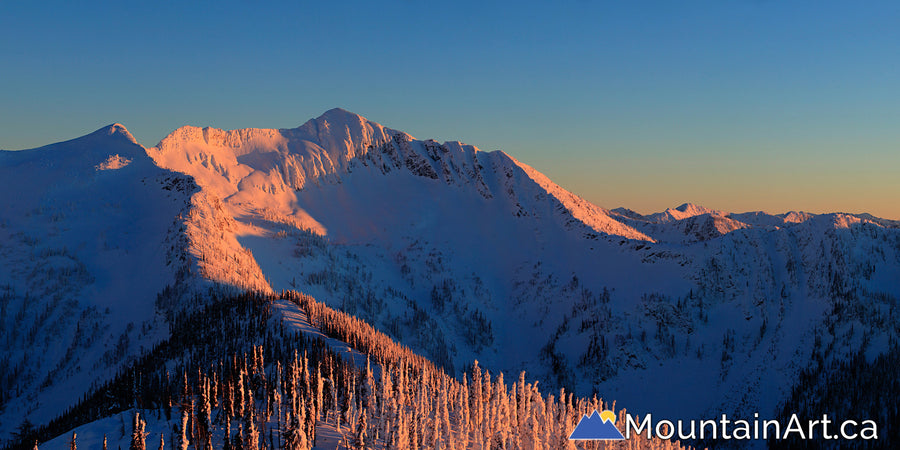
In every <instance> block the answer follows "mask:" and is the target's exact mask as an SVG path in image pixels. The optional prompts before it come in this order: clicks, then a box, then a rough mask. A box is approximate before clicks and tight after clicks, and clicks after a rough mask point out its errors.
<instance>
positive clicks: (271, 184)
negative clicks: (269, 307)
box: [0, 109, 900, 433]
mask: <svg viewBox="0 0 900 450" xmlns="http://www.w3.org/2000/svg"><path fill="white" fill-rule="evenodd" d="M41 149H45V150H46V149H50V150H51V151H49V152H47V151H36V150H41ZM0 173H2V174H3V175H4V176H5V177H6V178H5V179H10V180H20V181H18V182H17V183H12V184H10V185H17V186H19V187H27V189H23V190H22V193H20V194H17V195H9V196H7V197H9V198H11V200H10V201H9V202H7V203H5V204H4V205H2V206H0V237H3V238H4V240H3V242H6V243H8V244H9V245H8V246H6V247H3V248H0V254H2V255H3V257H4V258H3V260H2V262H3V264H4V266H5V268H7V269H8V270H6V271H5V272H0V286H2V285H3V284H6V285H8V286H10V289H9V290H10V292H11V293H9V294H6V295H9V296H10V298H11V299H12V300H11V304H13V305H16V307H17V308H19V307H20V308H22V310H23V311H24V312H23V313H22V314H24V316H25V319H24V320H25V322H27V323H32V324H34V328H35V329H36V330H39V331H41V330H43V331H42V332H46V333H48V334H47V335H48V336H51V335H52V336H55V337H60V336H61V339H62V342H66V343H68V344H69V346H70V347H71V348H72V350H71V351H70V352H67V350H68V349H66V348H61V349H57V348H51V347H52V346H51V347H48V348H47V350H48V351H47V352H46V353H47V357H46V361H40V362H37V361H30V360H28V359H27V358H26V359H22V358H24V356H23V352H22V351H21V350H22V349H24V348H25V347H24V345H25V344H22V346H19V344H20V343H22V342H25V341H21V339H25V338H18V337H17V338H16V340H15V342H16V343H15V344H14V345H13V346H12V350H11V351H9V353H7V354H5V355H4V354H0V359H2V358H9V359H8V360H9V361H16V362H18V364H20V366H21V367H26V368H27V371H28V372H27V373H29V374H31V375H29V376H31V377H33V378H34V379H35V380H37V381H34V380H32V381H27V382H25V381H22V382H21V383H23V384H22V385H23V386H25V387H24V388H23V389H24V391H25V392H26V394H24V395H32V396H35V397H36V398H45V397H43V395H45V394H42V392H44V390H49V391H48V392H59V390H61V389H63V388H65V387H70V388H71V386H73V384H77V383H79V382H83V381H84V379H85V376H84V375H83V371H80V370H76V368H75V366H74V364H75V363H74V362H73V359H72V358H75V357H77V358H79V359H78V361H81V360H84V361H89V362H90V364H91V365H93V366H95V367H97V368H98V369H97V370H99V372H98V373H101V375H97V376H98V377H102V376H105V375H102V373H106V374H108V373H109V372H111V371H114V370H115V368H116V367H121V364H124V363H125V362H127V361H128V360H129V358H134V357H136V355H139V354H140V351H141V347H142V346H146V345H151V344H152V343H153V342H155V341H156V340H157V339H159V338H160V337H161V336H164V335H165V333H166V329H167V328H166V327H167V325H166V324H167V323H168V322H167V321H168V320H169V319H170V318H171V317H175V316H178V315H180V314H182V313H184V312H189V311H193V310H196V308H198V307H199V306H202V305H203V302H204V300H203V299H204V295H205V294H204V292H205V290H206V289H209V288H211V287H215V288H216V289H225V288H231V289H236V290H239V291H240V290H251V291H263V292H278V291H281V290H284V289H294V290H301V291H303V292H306V293H309V294H310V295H313V296H314V297H315V298H317V299H319V300H320V301H323V302H325V303H327V304H329V305H331V306H332V307H335V308H338V309H341V310H344V311H346V312H348V313H350V314H354V315H357V316H359V317H361V318H363V319H364V320H366V321H368V322H370V323H372V325H373V326H377V327H379V329H382V330H385V331H386V332H387V333H389V334H390V335H391V336H392V337H393V338H395V339H398V340H400V341H402V342H403V343H404V344H405V345H408V346H410V347H411V348H414V349H415V350H417V351H418V352H420V353H422V354H423V355H426V356H428V357H429V358H430V359H431V360H432V361H435V363H437V364H439V365H441V366H443V367H445V368H446V369H447V370H448V371H450V372H454V371H455V369H456V368H459V367H463V366H464V365H466V364H468V363H469V362H471V361H472V360H473V359H475V358H477V359H478V360H479V361H480V362H482V363H483V364H484V365H485V367H491V368H492V369H498V370H504V371H506V372H507V373H510V372H516V371H519V370H526V371H528V373H529V374H534V375H535V376H536V377H538V378H540V379H542V380H544V381H543V382H544V383H546V384H548V385H551V386H555V387H566V388H567V389H568V390H570V391H574V392H579V393H582V394H587V393H590V392H592V391H596V392H601V393H604V395H605V396H606V397H607V398H615V399H617V400H619V401H621V402H623V404H628V405H632V406H633V407H631V408H630V409H631V410H633V411H638V412H640V411H643V412H647V411H654V412H658V413H660V414H663V413H671V414H672V417H679V415H680V417H687V416H689V415H691V414H694V415H697V414H702V413H705V412H708V411H720V410H721V411H726V410H727V411H736V412H740V411H744V410H752V408H758V409H760V410H766V411H768V410H771V409H773V408H774V407H775V405H776V404H777V402H778V401H780V399H782V397H781V396H782V395H784V394H785V392H787V391H788V390H789V389H790V387H791V383H792V381H791V380H792V378H791V377H793V376H794V375H796V374H797V373H798V372H799V371H800V370H801V369H803V368H805V366H806V364H807V363H808V361H811V360H812V359H811V358H812V356H811V355H816V354H819V355H820V356H821V355H822V354H823V352H824V350H823V349H822V348H821V347H817V346H822V345H828V346H830V347H829V352H831V353H829V354H826V355H825V356H822V357H823V358H825V359H826V360H827V359H828V358H841V357H842V355H846V354H849V353H851V350H853V351H855V350H856V347H859V346H860V345H862V344H860V343H861V342H868V344H866V345H868V346H869V347H868V348H869V351H870V352H872V353H873V354H877V353H878V352H881V351H883V350H884V348H886V346H887V343H888V342H892V341H891V339H894V337H892V336H895V335H896V334H897V332H896V330H893V329H891V328H890V327H889V326H888V325H885V324H890V323H893V321H892V320H893V319H892V317H893V316H892V314H893V312H892V311H893V309H892V308H893V307H892V306H891V305H892V302H894V303H895V300H892V299H895V298H897V297H898V296H900V292H898V291H900V289H898V288H897V286H896V283H894V282H893V281H892V280H895V279H896V278H897V277H900V236H898V235H900V233H898V231H897V230H898V228H900V227H898V222H895V221H890V220H887V219H878V218H876V217H874V216H870V215H866V214H857V215H851V214H842V213H832V214H808V213H801V212H789V213H785V214H778V215H773V214H767V213H763V212H749V213H729V212H724V211H718V210H713V209H710V208H706V207H702V206H700V205H695V204H689V203H686V204H682V205H679V206H678V207H675V208H669V209H667V210H666V211H664V212H662V213H657V214H654V215H647V216H645V215H641V214H637V213H635V212H634V211H630V210H627V209H622V208H617V209H614V210H607V209H605V208H601V207H599V206H596V205H594V204H592V203H590V202H587V201H585V200H584V199H582V198H581V197H579V196H577V195H575V194H573V193H571V192H568V191H566V190H565V189H563V188H561V187H559V186H558V185H556V184H555V183H554V182H553V181H552V180H550V179H549V178H547V177H546V176H544V175H543V174H541V173H540V172H539V171H537V170H535V169H534V168H532V167H530V166H528V165H527V164H524V163H521V162H519V161H518V160H516V159H515V158H514V157H512V156H510V155H508V154H506V153H504V152H501V151H494V152H483V151H480V150H479V149H477V147H474V146H471V145H466V144H462V143H460V142H458V141H447V142H445V143H442V144H441V143H437V142H436V141H433V140H417V139H415V138H413V137H412V136H410V135H408V134H406V133H403V132H400V131H397V130H393V129H391V128H386V127H383V126H382V125H380V124H377V123H376V122H372V121H370V120H368V119H365V118H363V117H361V116H357V115H355V114H352V113H350V112H348V111H345V110H341V109H334V110H329V111H328V112H326V113H325V114H323V115H322V116H320V117H318V118H316V119H311V120H310V121H307V122H306V123H304V124H302V125H300V126H299V127H297V128H292V129H252V128H250V129H240V130H229V131H226V130H218V129H214V128H209V127H207V128H198V127H181V128H179V129H177V130H175V131H173V132H172V133H170V135H168V136H167V137H165V138H164V139H163V140H161V141H160V143H159V144H158V145H157V146H156V147H150V148H146V147H143V146H141V145H140V144H138V143H136V142H134V139H133V137H132V136H131V135H130V133H128V131H127V129H125V127H124V126H121V125H119V124H113V125H109V126H106V127H103V128H101V129H99V130H97V131H95V132H93V133H90V134H88V135H85V136H83V137H81V138H77V139H74V140H70V141H65V142H62V143H57V144H51V145H48V146H44V147H40V148H39V149H33V150H26V151H20V152H0ZM104 261H108V262H104ZM23 264H24V265H23ZM19 266H21V267H19ZM58 277H62V278H59V279H64V280H69V281H67V282H66V283H63V284H60V283H57V282H56V281H54V280H57V278H58ZM67 277H68V278H67ZM145 279H146V280H150V282H147V283H144V281H143V280H145ZM110 280H117V281H116V282H117V284H116V286H115V289H111V290H110V289H107V287H108V285H107V284H105V283H110ZM129 283H130V284H131V285H132V286H133V287H134V288H136V289H137V288H140V289H142V292H141V295H140V298H141V300H140V301H139V302H138V303H137V305H138V306H139V307H136V308H135V309H133V310H129V309H128V308H126V307H125V306H122V305H128V304H129V303H128V302H123V301H122V299H123V298H129V297H127V295H126V292H127V290H125V289H124V288H125V287H127V286H128V285H129ZM60 286H73V287H77V289H71V290H65V289H62V288H60ZM144 291H146V292H144ZM38 294H40V295H38ZM44 294H47V295H44ZM32 295H34V296H35V298H37V299H38V300H36V301H30V300H29V301H26V299H31V298H32ZM153 296H156V298H155V301H154V299H153ZM55 298H59V299H60V300H59V301H57V300H55ZM20 305H21V306H20ZM25 305H32V306H25ZM67 305H71V306H67ZM106 307H109V308H110V309H109V312H108V313H107V312H105V310H104V308H106ZM32 308H33V309H32ZM41 308H46V310H47V311H50V312H49V313H47V314H49V318H44V319H42V317H43V315H42V313H41ZM92 308H93V309H92ZM117 308H120V309H117ZM122 308H124V309H122ZM14 309H15V308H10V310H9V312H7V311H4V312H3V313H2V314H0V325H3V326H4V327H7V328H4V330H10V329H12V328H10V327H13V324H14V323H18V322H16V320H15V317H16V314H18V312H17V311H15V310H14ZM85 311H86V312H85ZM847 311H849V313H848V312H847ZM79 314H85V318H83V319H81V321H79V320H78V317H79ZM841 314H844V315H846V317H844V316H843V315H841ZM66 317H74V318H73V319H68V320H67V319H65V318H66ZM832 317H839V318H838V319H835V318H832ZM57 318H59V320H58V322H59V323H60V325H59V326H58V327H57V328H52V327H55V325H52V324H53V323H55V322H54V321H57ZM42 320H43V321H42ZM129 322H131V323H132V324H131V327H130V328H129V327H127V326H126V324H128V323H129ZM82 328H83V329H89V330H99V331H96V332H95V333H96V337H94V338H91V339H88V338H81V337H78V336H79V335H78V334H77V333H76V330H78V329H82ZM51 330H54V331H52V333H51ZM864 336H865V339H864ZM821 342H825V343H826V344H821ZM47 345H49V344H47ZM110 352H111V353H110ZM816 352H818V353H816ZM67 353H71V354H72V355H76V356H69V359H66V358H65V354H67ZM106 353H110V354H111V355H114V356H115V358H113V357H110V358H105V357H104V356H103V355H104V354H106ZM57 366H58V367H61V369H59V370H57V371H54V369H55V367H57ZM10 367H19V366H17V365H15V364H11V365H10ZM694 373H699V374H701V375H700V376H691V374H694ZM52 374H55V375H56V376H57V378H58V379H57V378H53V377H51V376H50V375H52ZM0 375H3V374H2V373H0ZM0 379H3V377H2V376H0ZM11 379H13V380H17V379H24V378H15V376H13V378H11ZM48 379H49V380H51V381H50V382H49V385H48V386H47V387H41V385H42V382H43V381H45V380H48ZM633 379H638V380H643V381H642V382H641V383H631V382H630V381H631V380H633ZM54 380H55V381H54ZM95 381H96V380H95ZM642 384H644V385H646V386H643V385H642ZM748 385H749V386H754V387H753V388H752V389H749V390H748V391H746V392H745V391H744V390H742V389H743V388H742V386H748ZM651 386H671V390H674V391H675V392H678V393H680V394H679V395H672V394H671V393H666V392H661V391H658V390H654V389H652V388H651ZM761 386H763V387H765V386H770V387H772V386H774V387H772V388H771V389H770V390H766V389H764V388H763V387H761ZM0 387H5V386H0ZM2 390H3V389H0V391H2ZM716 392H718V393H720V394H721V395H718V396H717V395H715V393H716ZM688 395H692V396H694V397H696V399H693V400H692V399H689V398H687V396H688ZM16 398H17V397H16ZM47 398H49V397H47ZM0 400H3V397H2V396H0ZM48 404H49V402H48V401H47V400H44V401H43V402H42V403H41V405H43V406H40V405H37V404H31V403H26V405H28V406H27V408H31V409H32V410H31V411H26V410H25V409H22V410H19V409H15V410H13V409H8V410H7V411H6V412H3V411H0V422H2V423H4V425H5V424H6V423H10V424H12V422H10V421H7V420H5V419H6V418H8V417H13V416H16V417H18V416H17V414H18V413H22V414H25V415H27V416H29V417H33V418H36V419H41V420H42V418H44V417H47V415H48V414H49V412H48V411H50V410H51V409H52V407H50V406H48ZM748 408H749V409H748ZM3 414H5V415H3ZM14 425H15V424H12V425H10V427H11V426H14ZM9 431H11V429H9V428H8V427H7V428H3V429H0V433H3V432H9Z"/></svg>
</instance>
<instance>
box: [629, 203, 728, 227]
mask: <svg viewBox="0 0 900 450" xmlns="http://www.w3.org/2000/svg"><path fill="white" fill-rule="evenodd" d="M703 214H709V215H712V216H725V215H726V213H725V212H723V211H718V210H715V209H710V208H707V207H705V206H700V205H696V204H693V203H683V204H681V205H680V206H678V207H676V208H668V209H666V210H665V211H663V212H661V213H655V214H650V215H649V216H647V217H648V218H649V219H650V220H652V221H656V222H661V223H669V222H675V221H679V220H683V219H687V218H689V217H695V216H700V215H703Z"/></svg>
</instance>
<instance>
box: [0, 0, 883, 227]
mask: <svg viewBox="0 0 900 450" xmlns="http://www.w3.org/2000/svg"><path fill="white" fill-rule="evenodd" d="M76 3H78V2H55V1H51V2H25V1H11V0H0V57H2V60H0V61H2V62H0V86H2V87H0V148H6V149H20V148H30V147H36V146H40V145H44V144H47V143H51V142H55V141H59V140H64V139H69V138H73V137H76V136H80V135H82V134H85V133H87V132H90V131H93V130H95V129H97V128H100V127H101V126H103V125H106V124H109V123H113V122H120V123H123V124H124V125H125V126H126V127H127V128H128V129H129V130H130V131H131V132H132V134H134V136H135V137H136V138H137V139H138V141H139V142H141V143H142V144H144V145H146V146H152V145H155V144H156V142H158V141H159V140H160V139H161V138H162V137H164V136H165V135H166V134H168V133H169V132H170V131H172V130H173V129H175V128H177V127H179V126H181V125H188V124H190V125H198V126H206V125H209V126H214V127H218V128H225V129H231V128H245V127H267V128H282V127H295V126H297V125H299V124H301V123H303V122H305V121H306V120H307V119H309V118H312V117H315V116H318V115H320V114H321V113H322V112H324V111H325V110H327V109H329V108H332V107H335V106H340V107H343V108H345V109H348V110H350V111H353V112H356V113H359V114H361V115H364V116H366V117H368V118H370V119H372V120H375V121H377V122H380V123H382V124H384V125H386V126H390V127H393V128H397V129H401V130H404V131H407V132H409V133H410V134H412V135H414V136H416V137H419V138H435V139H438V140H461V141H464V142H467V143H470V144H474V145H476V146H478V147H480V148H482V149H484V150H494V149H502V150H504V151H506V152H507V153H509V154H511V155H513V156H514V157H516V158H518V159H519V160H521V161H523V162H525V163H528V164H530V165H532V166H534V167H536V168H537V169H539V170H541V171H542V172H544V173H546V174H547V175H548V176H550V177H551V178H552V179H553V180H554V181H556V182H558V183H559V184H561V185H562V186H564V187H566V188H568V189H570V190H572V191H574V192H576V193H578V194H580V195H582V196H583V197H585V198H587V199H588V200H591V201H593V202H594V203H597V204H599V205H601V206H605V207H610V208H612V207H616V206H627V207H630V208H632V209H636V210H638V211H639V212H644V213H647V212H652V211H656V210H662V209H664V208H665V207H668V206H677V205H678V204H680V203H682V202H686V201H691V202H695V203H700V204H704V205H706V206H710V207H715V208H721V209H728V210H735V211H746V210H766V211H769V212H784V211H788V210H792V209H797V210H800V209H802V210H807V211H813V212H825V211H848V212H863V211H866V212H871V213H873V214H876V215H880V216H884V217H890V218H897V219H900V201H898V199H900V181H898V180H900V170H898V169H900V151H898V150H900V148H898V144H900V26H898V25H900V5H898V3H897V2H882V1H866V2H849V1H847V2H791V1H787V2H782V1H762V0H760V1H728V0H717V1H658V2H641V1H635V2H619V1H576V2H550V1H539V2H527V1H519V2H458V1H453V2H450V1H445V2H434V1H420V0H409V1H401V2H370V1H367V2H347V1H344V2H316V3H307V2H289V3H288V2H285V3H274V2H261V1H242V2H172V1H157V2H143V1H142V2H131V1H125V2H116V3H106V2H94V3H92V4H91V5H90V6H85V5H79V4H76ZM183 3H186V4H183Z"/></svg>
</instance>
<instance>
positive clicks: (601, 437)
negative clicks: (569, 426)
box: [569, 410, 625, 441]
mask: <svg viewBox="0 0 900 450" xmlns="http://www.w3.org/2000/svg"><path fill="white" fill-rule="evenodd" d="M622 439H625V436H623V435H622V432H620V431H619V429H618V428H616V414H615V413H614V412H612V411H609V410H606V411H603V412H602V413H598V412H597V410H594V412H593V413H592V414H591V415H590V416H588V415H586V414H585V415H584V416H583V417H582V418H581V421H579V422H578V425H577V426H576V427H575V430H574V431H572V435H570V436H569V440H592V441H618V440H622Z"/></svg>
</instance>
